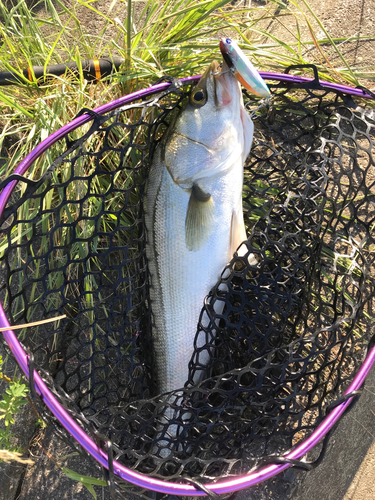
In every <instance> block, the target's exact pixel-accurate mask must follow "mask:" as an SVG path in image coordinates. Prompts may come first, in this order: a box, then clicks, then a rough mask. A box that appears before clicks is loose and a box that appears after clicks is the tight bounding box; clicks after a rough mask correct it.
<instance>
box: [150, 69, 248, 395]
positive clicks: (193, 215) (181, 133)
mask: <svg viewBox="0 0 375 500" xmlns="http://www.w3.org/2000/svg"><path fill="white" fill-rule="evenodd" d="M214 72H217V63H215V64H214V63H213V64H212V65H211V66H210V68H209V69H208V70H207V71H206V73H205V75H204V76H203V77H202V80H201V82H200V83H199V84H198V87H197V88H198V89H199V88H200V87H199V85H201V86H203V85H205V87H204V91H205V93H206V99H207V102H206V104H205V105H204V106H202V107H198V108H197V107H195V106H194V105H192V104H191V102H190V103H189V104H188V106H187V107H186V108H185V109H184V110H183V111H182V112H181V113H180V115H179V117H178V118H177V120H176V121H175V122H174V123H173V124H172V129H171V130H168V132H167V134H166V136H165V138H164V139H163V140H162V142H161V143H160V144H159V145H158V147H157V148H156V151H155V154H154V158H153V160H152V164H151V168H150V173H149V178H148V182H147V188H146V197H145V223H146V230H147V245H146V252H147V258H148V263H149V271H150V296H151V309H152V317H153V342H154V353H155V357H154V359H155V366H154V372H155V377H156V382H157V388H158V392H159V393H164V392H169V391H172V390H176V389H180V388H182V387H183V386H184V384H185V382H186V381H187V379H188V364H189V361H190V359H191V356H192V354H193V350H194V337H195V333H196V331H197V324H198V320H199V316H200V312H201V310H202V307H203V302H204V298H205V297H206V295H207V294H208V293H209V291H210V289H211V288H212V287H213V286H214V285H215V284H216V283H217V281H218V279H219V277H220V274H221V272H222V271H223V269H224V267H225V265H226V264H227V263H228V261H229V260H230V258H231V256H232V254H233V252H234V250H236V248H237V246H238V245H239V244H240V243H241V242H242V241H243V239H244V237H245V234H246V233H245V227H244V223H243V215H242V183H243V162H244V159H245V158H246V156H247V154H248V152H249V149H250V145H251V139H252V132H253V124H252V121H251V119H250V117H249V115H248V114H247V112H246V111H245V110H244V108H243V102H242V94H241V91H240V88H239V84H238V83H237V82H236V81H235V79H234V77H233V75H231V74H230V73H229V74H228V73H227V74H226V75H225V76H224V75H222V76H214V74H213V73H214ZM217 78H220V79H221V80H219V81H218V80H217ZM202 82H203V83H202ZM230 92H231V94H230V95H229V93H230ZM228 95H229V97H228ZM222 96H224V97H225V103H226V104H225V105H224V104H222V103H221V101H220V98H221V97H222ZM199 97H201V96H199ZM224 97H223V100H224ZM229 98H231V102H230V103H229V104H228V101H229ZM218 103H219V105H220V103H221V105H220V106H218ZM220 120H221V121H220ZM212 126H214V127H215V130H212V133H211V131H210V127H212ZM187 226H189V227H187ZM207 356H208V353H207V352H202V353H201V355H200V359H199V362H200V363H202V364H205V363H206V362H207Z"/></svg>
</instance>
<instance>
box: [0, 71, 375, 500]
mask: <svg viewBox="0 0 375 500" xmlns="http://www.w3.org/2000/svg"><path fill="white" fill-rule="evenodd" d="M260 74H261V76H262V77H263V78H265V79H267V80H276V81H279V82H284V83H306V82H312V81H313V79H312V78H305V77H299V76H293V75H288V74H278V73H265V72H260ZM199 78H200V75H199V76H191V77H187V78H182V79H181V80H180V81H181V83H182V84H184V85H187V84H190V83H194V82H195V81H197V80H199ZM320 83H321V85H322V86H323V87H324V88H326V89H327V90H329V89H332V90H334V91H336V92H343V93H345V94H350V95H353V96H357V97H367V98H372V96H370V95H368V94H365V93H364V92H363V91H362V90H360V89H354V88H352V87H348V86H345V85H336V84H333V83H329V82H324V81H320ZM168 86H169V83H168V82H165V83H160V84H158V85H153V86H152V87H149V88H146V89H142V90H139V91H137V92H134V93H132V94H129V95H127V96H123V97H121V98H120V99H116V100H114V101H111V102H110V103H107V104H104V105H102V106H99V107H98V108H96V109H95V110H94V111H95V112H96V113H98V114H104V113H108V112H110V111H113V110H114V109H117V108H119V107H121V106H124V105H126V104H129V103H131V102H132V101H135V100H137V99H141V98H145V97H148V96H150V95H153V94H156V93H158V92H161V91H163V90H165V89H166V88H167V87H168ZM90 120H92V117H91V116H90V115H87V114H84V115H81V116H79V117H78V118H75V119H74V120H72V121H71V122H70V123H68V124H67V125H65V126H63V127H61V128H60V129H59V130H57V131H56V132H54V133H53V134H52V135H50V136H49V137H47V139H45V140H44V141H43V142H41V143H40V144H39V146H37V147H36V148H35V149H34V150H33V151H31V153H29V154H28V155H27V156H26V158H24V160H22V161H21V163H20V164H19V165H18V167H17V168H16V170H15V172H14V173H17V174H20V175H23V174H24V173H25V172H26V170H27V169H28V168H29V167H30V166H31V164H32V163H33V162H34V161H35V160H36V159H37V158H38V157H39V156H40V155H42V154H43V153H44V151H46V150H47V149H48V148H49V147H50V146H52V145H53V144H54V143H55V142H57V141H58V140H59V139H61V138H62V137H64V136H65V135H66V134H69V133H70V132H72V131H73V130H75V129H77V128H78V127H80V126H82V125H83V124H85V123H87V122H88V121H90ZM16 184H17V181H12V182H10V183H9V184H8V185H7V186H6V187H5V188H4V189H3V191H2V193H1V194H0V216H1V215H2V213H3V211H4V208H5V206H6V203H7V201H8V199H9V196H10V194H11V192H12V190H13V189H14V187H15V186H16ZM0 327H1V328H9V329H8V330H6V331H5V332H3V335H4V338H5V340H6V342H7V343H8V345H9V347H10V349H11V351H12V353H13V355H14V356H15V358H16V360H17V362H18V364H19V365H20V367H21V369H22V371H23V372H24V374H25V375H26V377H29V367H28V354H27V353H26V352H25V351H24V350H23V348H22V346H21V344H20V343H19V341H18V339H17V337H16V335H15V334H14V332H13V330H12V329H11V325H10V323H9V321H8V318H7V317H6V315H5V312H4V309H3V306H2V304H1V303H0ZM374 363H375V346H373V347H372V348H371V349H370V350H369V352H368V354H367V357H366V359H365V361H364V362H363V364H362V365H361V367H360V369H359V370H358V372H357V374H356V375H355V377H354V379H353V381H352V383H351V384H350V385H349V387H348V389H347V390H346V391H345V394H350V393H351V392H353V391H356V390H358V389H359V388H360V387H361V386H362V384H363V383H364V381H365V379H366V377H367V375H368V373H369V371H370V369H371V367H372V366H373V364H374ZM34 383H35V388H36V391H37V392H38V394H39V395H41V396H42V397H43V400H44V403H45V404H46V405H47V407H48V408H49V409H50V411H51V412H52V413H53V414H54V415H55V417H56V418H57V419H58V420H59V421H60V423H61V424H62V425H63V426H64V427H65V429H66V430H67V431H68V432H69V433H70V434H71V435H72V436H73V437H74V438H75V439H76V440H77V442H78V443H79V444H80V445H81V446H82V447H83V448H84V449H85V450H86V451H87V452H88V453H90V455H92V456H93V457H94V458H95V460H97V461H98V462H99V463H100V464H101V465H102V466H104V467H105V468H107V469H108V456H107V454H106V453H105V452H104V451H103V450H102V449H100V448H99V447H98V445H97V444H96V443H95V441H93V440H92V439H91V438H90V437H89V436H88V435H87V434H86V433H85V431H84V430H83V429H82V428H81V427H80V426H79V425H78V423H77V422H76V421H75V420H74V419H73V418H72V417H71V416H70V415H69V414H68V413H67V411H66V410H65V409H64V408H63V407H62V405H61V404H60V403H59V402H58V401H57V399H56V398H55V396H54V395H53V394H52V392H51V391H50V390H49V389H48V387H47V386H46V384H45V383H44V382H43V380H42V378H41V377H40V375H39V374H38V372H37V371H36V370H34ZM351 401H352V398H349V399H348V400H347V401H345V402H343V403H341V404H340V405H338V406H337V407H336V408H334V409H333V410H332V411H331V412H330V413H329V415H328V416H327V417H326V418H325V419H324V420H323V422H322V423H321V424H320V425H319V426H318V427H317V428H316V429H315V431H314V432H313V433H312V434H311V436H310V437H309V438H307V439H306V440H305V441H303V442H302V443H301V444H299V445H298V446H297V447H296V448H295V449H294V450H293V451H292V452H290V453H288V454H287V455H285V457H286V458H289V459H293V460H299V459H301V458H302V457H303V456H304V455H305V454H306V453H307V452H308V451H309V450H311V449H312V448H313V447H314V446H315V445H316V444H318V443H319V441H320V440H321V439H322V438H323V437H324V436H325V435H326V434H327V433H328V432H329V430H330V429H331V428H332V427H333V426H334V425H335V423H336V422H337V421H338V419H339V418H340V417H341V415H342V414H343V413H344V412H345V410H346V408H347V407H348V406H349V405H350V403H351ZM288 467H290V465H289V464H283V465H276V464H275V465H267V466H265V467H262V468H261V469H259V470H255V471H253V472H251V473H248V474H245V475H242V476H239V477H236V478H231V479H228V480H225V479H224V480H221V481H219V482H217V483H212V484H207V485H205V486H206V488H207V489H208V490H210V491H213V492H215V493H217V494H224V493H231V492H234V491H238V490H241V489H243V488H248V487H250V486H253V485H255V484H257V483H260V482H261V481H264V480H266V479H269V478H271V477H272V476H274V475H276V474H278V473H279V472H281V471H283V470H285V469H287V468H288ZM113 470H114V473H115V474H116V475H117V476H119V477H120V478H121V479H123V480H125V481H128V482H130V483H132V484H134V485H137V486H139V487H141V488H147V489H150V490H154V491H158V492H161V493H168V494H172V495H173V494H174V495H190V496H206V494H205V493H204V492H202V491H200V490H198V489H197V488H195V486H192V485H189V484H183V483H168V482H167V481H162V480H159V479H154V478H150V477H148V476H146V475H144V474H140V473H138V472H135V471H133V470H131V469H128V468H126V467H124V466H123V465H121V464H119V463H118V462H116V461H114V462H113Z"/></svg>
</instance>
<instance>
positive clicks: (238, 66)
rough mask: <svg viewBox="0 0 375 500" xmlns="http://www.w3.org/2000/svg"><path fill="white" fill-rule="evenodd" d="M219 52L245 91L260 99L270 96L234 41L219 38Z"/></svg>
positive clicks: (263, 83)
mask: <svg viewBox="0 0 375 500" xmlns="http://www.w3.org/2000/svg"><path fill="white" fill-rule="evenodd" d="M220 50H221V53H222V55H223V58H224V61H225V62H226V63H227V65H228V67H229V69H230V70H231V71H232V72H233V74H234V76H235V77H236V78H237V80H238V81H239V82H240V83H241V84H242V85H243V86H244V87H245V89H247V90H248V91H249V92H251V93H252V94H255V95H259V96H261V97H270V96H271V93H270V90H269V88H268V87H267V85H266V83H265V81H264V80H263V78H262V77H261V76H260V74H259V73H258V71H257V70H256V69H255V68H254V66H253V65H252V64H251V62H250V61H249V59H248V58H247V57H246V55H245V54H244V52H243V51H242V50H241V49H240V47H239V46H238V44H237V43H236V42H235V41H233V40H231V39H230V38H221V39H220Z"/></svg>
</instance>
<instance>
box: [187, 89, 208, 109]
mask: <svg viewBox="0 0 375 500" xmlns="http://www.w3.org/2000/svg"><path fill="white" fill-rule="evenodd" d="M206 100H207V97H206V92H205V91H204V90H203V89H196V90H193V92H192V94H191V95H190V102H191V104H193V105H195V106H198V107H199V106H203V105H204V104H206Z"/></svg>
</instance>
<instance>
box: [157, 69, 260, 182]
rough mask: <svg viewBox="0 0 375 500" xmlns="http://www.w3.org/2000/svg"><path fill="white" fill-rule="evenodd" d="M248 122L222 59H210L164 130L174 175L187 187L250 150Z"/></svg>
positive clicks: (237, 86) (235, 83) (220, 170)
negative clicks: (220, 62) (183, 106)
mask: <svg viewBox="0 0 375 500" xmlns="http://www.w3.org/2000/svg"><path fill="white" fill-rule="evenodd" d="M252 136H253V122H252V120H251V118H250V116H249V114H248V113H247V111H246V110H245V108H244V104H243V98H242V92H241V87H240V84H239V82H238V81H237V79H236V78H235V76H234V75H233V73H232V72H231V71H230V70H229V68H228V66H227V64H226V62H225V61H224V62H223V63H222V64H221V65H219V63H218V62H217V61H213V62H212V63H211V64H210V66H209V67H208V68H207V69H206V71H205V72H204V74H203V75H202V77H201V79H200V81H199V82H198V84H197V85H196V86H195V87H194V88H193V89H192V91H191V93H190V95H189V100H188V103H187V105H186V107H185V108H184V109H183V110H182V112H181V113H180V115H179V117H178V118H177V120H176V122H175V124H174V128H173V130H172V131H171V134H170V136H169V140H168V144H167V147H166V154H165V160H166V165H167V168H168V170H169V171H170V173H171V175H172V177H173V179H174V181H175V182H176V183H179V184H181V185H184V187H190V186H191V185H192V184H193V183H194V182H196V181H197V180H198V179H201V178H204V177H207V176H212V175H218V174H221V173H223V172H224V171H225V170H227V169H229V168H231V166H232V165H233V164H234V163H235V162H236V161H237V160H238V158H239V157H241V158H242V163H243V161H244V160H245V159H246V157H247V155H248V154H249V152H250V148H251V142H252Z"/></svg>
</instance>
